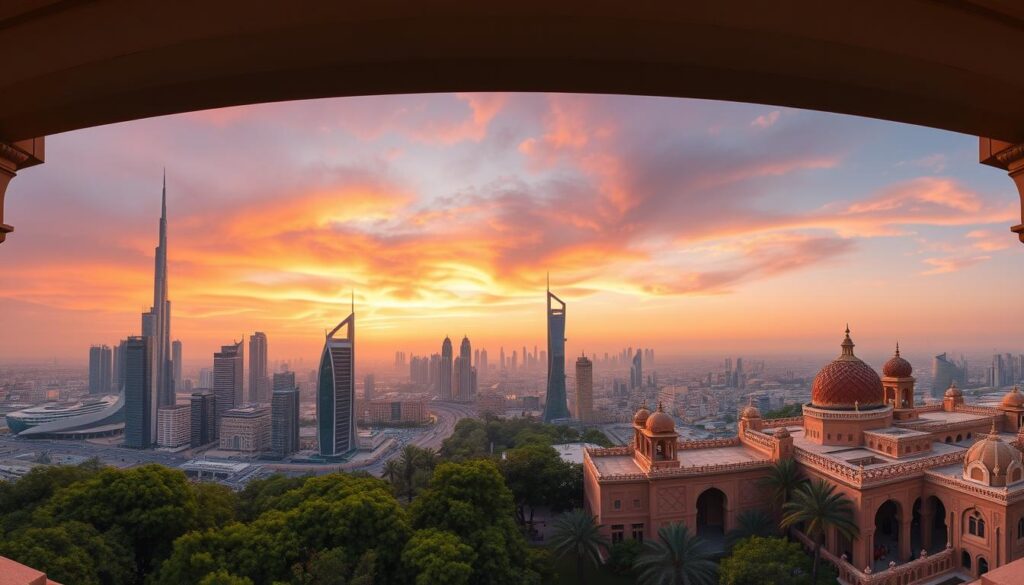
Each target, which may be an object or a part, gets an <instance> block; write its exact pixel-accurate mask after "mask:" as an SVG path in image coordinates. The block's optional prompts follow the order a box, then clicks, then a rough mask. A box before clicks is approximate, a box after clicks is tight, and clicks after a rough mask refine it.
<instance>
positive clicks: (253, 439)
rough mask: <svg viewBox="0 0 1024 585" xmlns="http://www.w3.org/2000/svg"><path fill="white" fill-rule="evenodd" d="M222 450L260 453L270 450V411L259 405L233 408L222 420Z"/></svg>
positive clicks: (225, 413)
mask: <svg viewBox="0 0 1024 585" xmlns="http://www.w3.org/2000/svg"><path fill="white" fill-rule="evenodd" d="M219 440H220V448H221V449H227V450H231V451H248V452H250V453H252V452H258V451H266V450H267V449H270V409H269V408H267V407H266V406H260V405H258V404H249V405H246V406H242V407H240V408H232V409H229V410H227V411H226V412H224V415H223V416H222V417H221V420H220V439H219Z"/></svg>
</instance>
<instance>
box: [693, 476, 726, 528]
mask: <svg viewBox="0 0 1024 585" xmlns="http://www.w3.org/2000/svg"><path fill="white" fill-rule="evenodd" d="M727 501H728V499H727V498H726V495H725V492H723V491H722V490H720V489H718V488H716V487H711V488H708V489H706V490H704V491H703V492H701V493H700V495H699V496H697V535H698V536H710V537H718V536H724V535H725V530H726V503H727Z"/></svg>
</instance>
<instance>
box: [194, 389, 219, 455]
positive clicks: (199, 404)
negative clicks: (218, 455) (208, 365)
mask: <svg viewBox="0 0 1024 585" xmlns="http://www.w3.org/2000/svg"><path fill="white" fill-rule="evenodd" d="M189 402H190V404H189V406H190V410H191V412H190V415H189V422H190V425H191V427H192V433H191V437H190V438H191V440H190V441H189V446H190V447H192V448H193V449H194V448H196V447H202V446H203V445H206V444H208V443H212V442H214V441H216V440H217V425H216V422H217V404H216V403H217V397H216V396H214V394H213V392H210V390H209V389H207V388H204V389H201V390H199V391H198V392H193V393H192V398H191V399H190V400H189Z"/></svg>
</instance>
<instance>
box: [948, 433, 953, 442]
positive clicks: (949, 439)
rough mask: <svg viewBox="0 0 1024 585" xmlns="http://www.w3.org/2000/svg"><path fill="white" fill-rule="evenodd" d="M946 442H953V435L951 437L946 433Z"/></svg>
mask: <svg viewBox="0 0 1024 585" xmlns="http://www.w3.org/2000/svg"><path fill="white" fill-rule="evenodd" d="M946 442H947V443H952V442H953V437H950V436H949V435H946Z"/></svg>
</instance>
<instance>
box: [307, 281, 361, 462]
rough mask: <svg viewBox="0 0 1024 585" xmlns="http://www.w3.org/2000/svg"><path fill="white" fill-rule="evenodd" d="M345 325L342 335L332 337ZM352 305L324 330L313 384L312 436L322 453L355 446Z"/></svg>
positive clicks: (340, 451)
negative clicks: (314, 400)
mask: <svg viewBox="0 0 1024 585" xmlns="http://www.w3.org/2000/svg"><path fill="white" fill-rule="evenodd" d="M342 327H345V328H346V335H345V337H335V334H336V333H338V330H339V329H341V328H342ZM355 369H356V307H355V296H354V295H353V298H352V310H351V312H350V313H349V316H348V317H346V318H345V320H344V321H342V322H341V323H338V325H337V327H335V328H334V329H332V330H331V332H330V333H328V334H327V339H326V340H325V341H324V351H323V354H322V355H321V358H320V372H319V374H318V375H317V385H316V437H317V441H318V443H319V445H320V455H321V456H322V457H339V456H342V455H345V454H346V453H348V452H350V451H352V450H354V449H355V448H356V371H355Z"/></svg>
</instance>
